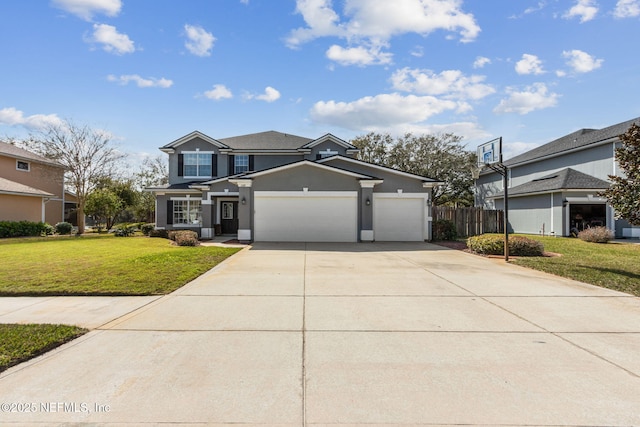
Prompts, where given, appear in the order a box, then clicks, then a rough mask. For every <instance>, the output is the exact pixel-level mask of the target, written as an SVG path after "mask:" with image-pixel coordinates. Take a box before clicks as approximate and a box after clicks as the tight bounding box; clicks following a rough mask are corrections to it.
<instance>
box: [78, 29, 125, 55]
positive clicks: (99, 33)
mask: <svg viewBox="0 0 640 427" xmlns="http://www.w3.org/2000/svg"><path fill="white" fill-rule="evenodd" d="M88 41H89V42H94V43H100V44H102V49H103V50H105V51H106V52H109V53H115V54H116V55H122V54H125V53H133V52H135V50H136V47H135V44H134V43H133V41H132V40H131V39H130V38H129V36H127V35H126V34H123V33H119V32H118V30H117V29H116V27H114V26H113V25H107V24H93V36H92V37H91V38H89V39H88Z"/></svg>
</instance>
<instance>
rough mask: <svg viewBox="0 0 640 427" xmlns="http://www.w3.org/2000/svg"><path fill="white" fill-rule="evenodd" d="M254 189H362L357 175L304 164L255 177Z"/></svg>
mask: <svg viewBox="0 0 640 427" xmlns="http://www.w3.org/2000/svg"><path fill="white" fill-rule="evenodd" d="M252 188H253V190H254V191H301V190H302V189H303V188H308V189H309V191H353V190H360V184H359V182H358V179H357V178H355V177H351V176H347V175H342V174H338V173H335V172H333V171H329V170H323V169H320V168H317V167H314V166H310V165H302V166H297V167H292V168H289V169H285V170H281V171H278V172H274V173H271V174H268V175H263V176H259V177H256V178H254V180H253V185H252Z"/></svg>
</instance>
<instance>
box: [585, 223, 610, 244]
mask: <svg viewBox="0 0 640 427" xmlns="http://www.w3.org/2000/svg"><path fill="white" fill-rule="evenodd" d="M613 238H614V234H613V231H611V230H609V229H608V228H607V227H591V228H587V229H586V230H582V231H581V232H579V233H578V239H580V240H584V241H585V242H591V243H607V242H609V240H613Z"/></svg>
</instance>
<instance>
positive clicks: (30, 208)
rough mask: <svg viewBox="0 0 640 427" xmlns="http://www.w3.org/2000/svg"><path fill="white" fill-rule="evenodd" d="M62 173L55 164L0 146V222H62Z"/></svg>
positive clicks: (20, 150) (63, 192) (21, 151)
mask: <svg viewBox="0 0 640 427" xmlns="http://www.w3.org/2000/svg"><path fill="white" fill-rule="evenodd" d="M64 172H65V169H64V167H63V166H62V165H60V164H58V163H55V162H52V161H51V160H48V159H46V158H44V157H41V156H39V155H37V154H34V153H32V152H30V151H27V150H24V149H22V148H19V147H16V146H15V145H12V144H8V143H6V142H0V221H23V220H24V221H33V222H39V221H42V222H47V223H49V224H52V225H53V224H56V223H58V222H61V221H63V220H64V215H65V212H64V210H65V189H64Z"/></svg>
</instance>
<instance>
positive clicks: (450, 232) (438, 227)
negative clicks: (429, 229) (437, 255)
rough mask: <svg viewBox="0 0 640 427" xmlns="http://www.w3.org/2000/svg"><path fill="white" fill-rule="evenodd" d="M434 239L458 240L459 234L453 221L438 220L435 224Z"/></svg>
mask: <svg viewBox="0 0 640 427" xmlns="http://www.w3.org/2000/svg"><path fill="white" fill-rule="evenodd" d="M433 238H434V239H435V240H456V239H457V238H458V232H457V230H456V225H455V224H454V223H453V221H450V220H448V219H437V220H435V221H434V222H433Z"/></svg>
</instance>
